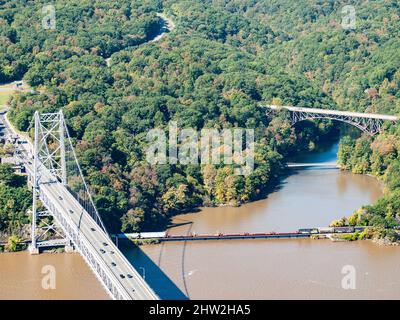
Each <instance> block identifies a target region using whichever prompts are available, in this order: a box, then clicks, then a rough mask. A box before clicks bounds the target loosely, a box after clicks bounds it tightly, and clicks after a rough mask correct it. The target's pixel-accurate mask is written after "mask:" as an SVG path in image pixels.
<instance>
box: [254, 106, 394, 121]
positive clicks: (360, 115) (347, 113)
mask: <svg viewBox="0 0 400 320" xmlns="http://www.w3.org/2000/svg"><path fill="white" fill-rule="evenodd" d="M262 107H265V108H268V109H271V110H281V109H286V110H289V111H292V112H307V113H315V114H325V115H336V116H348V117H357V118H367V119H379V120H388V121H398V120H399V117H396V116H391V115H384V114H375V113H361V112H351V111H339V110H327V109H317V108H300V107H292V106H276V105H263V106H262Z"/></svg>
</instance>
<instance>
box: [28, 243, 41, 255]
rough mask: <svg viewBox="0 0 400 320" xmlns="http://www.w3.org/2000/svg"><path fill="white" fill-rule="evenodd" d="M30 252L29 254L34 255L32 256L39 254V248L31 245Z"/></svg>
mask: <svg viewBox="0 0 400 320" xmlns="http://www.w3.org/2000/svg"><path fill="white" fill-rule="evenodd" d="M28 251H29V253H30V254H32V255H36V254H39V248H38V247H34V246H32V245H31V244H30V245H29V247H28Z"/></svg>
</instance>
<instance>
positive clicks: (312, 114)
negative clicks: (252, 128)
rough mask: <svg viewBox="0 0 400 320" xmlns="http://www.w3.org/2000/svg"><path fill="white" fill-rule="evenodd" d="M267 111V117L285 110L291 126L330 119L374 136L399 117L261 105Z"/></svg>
mask: <svg viewBox="0 0 400 320" xmlns="http://www.w3.org/2000/svg"><path fill="white" fill-rule="evenodd" d="M261 107H264V108H266V109H267V115H271V114H272V113H275V112H278V111H281V110H287V111H289V113H290V121H291V124H292V125H294V124H296V123H297V122H300V121H304V120H314V119H330V120H336V121H341V122H345V123H348V124H350V125H353V126H355V127H357V128H358V129H360V130H361V131H363V132H365V133H367V134H369V135H370V136H374V135H375V134H377V133H379V132H380V131H381V130H382V125H383V123H384V122H385V121H390V122H397V121H399V117H396V116H391V115H383V114H374V113H360V112H349V111H337V110H327V109H316V108H300V107H292V106H276V105H263V106H261Z"/></svg>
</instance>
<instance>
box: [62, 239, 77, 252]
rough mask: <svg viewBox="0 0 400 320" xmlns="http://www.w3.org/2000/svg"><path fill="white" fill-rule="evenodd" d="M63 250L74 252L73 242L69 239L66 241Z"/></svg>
mask: <svg viewBox="0 0 400 320" xmlns="http://www.w3.org/2000/svg"><path fill="white" fill-rule="evenodd" d="M64 250H65V252H66V253H74V252H75V248H74V246H73V244H72V243H71V241H68V244H66V245H65V247H64Z"/></svg>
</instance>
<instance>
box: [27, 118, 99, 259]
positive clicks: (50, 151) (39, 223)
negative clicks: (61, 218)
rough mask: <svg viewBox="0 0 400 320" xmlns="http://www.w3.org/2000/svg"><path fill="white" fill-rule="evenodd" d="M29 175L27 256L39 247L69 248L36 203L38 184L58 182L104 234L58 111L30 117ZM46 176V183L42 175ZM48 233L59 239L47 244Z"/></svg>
mask: <svg viewBox="0 0 400 320" xmlns="http://www.w3.org/2000/svg"><path fill="white" fill-rule="evenodd" d="M32 154H33V175H32V176H31V177H30V181H31V184H32V187H33V188H32V189H33V190H32V191H33V192H32V221H31V244H30V246H29V250H30V252H31V253H38V252H39V248H40V247H45V246H49V245H50V246H51V245H54V244H56V245H60V244H61V245H62V244H65V245H68V246H69V245H70V244H71V239H65V236H64V233H63V232H62V231H61V229H59V228H58V227H57V224H56V223H54V220H53V218H52V216H53V215H52V213H51V212H49V210H48V209H46V208H45V207H44V206H42V205H41V202H40V192H41V188H40V187H41V185H42V184H43V183H51V181H49V180H48V177H49V174H48V173H50V176H51V179H52V180H53V182H58V183H62V184H63V185H64V186H65V187H66V188H67V189H68V190H69V191H70V192H71V194H73V195H74V197H75V198H76V200H78V201H79V203H80V204H81V205H82V207H83V208H84V209H85V210H86V211H88V213H89V214H90V215H91V216H92V218H94V219H95V221H96V222H97V223H98V224H99V226H100V227H101V228H102V229H103V230H104V231H106V229H105V227H104V224H103V222H102V220H101V218H100V216H99V214H98V212H97V210H96V207H95V205H94V203H93V200H92V197H91V195H90V192H89V188H88V186H87V185H86V182H85V180H84V177H83V174H82V171H81V168H80V166H79V163H78V161H77V158H76V154H75V151H74V148H73V145H72V143H71V139H70V137H69V133H68V129H67V126H66V124H65V120H64V115H63V113H62V111H59V112H55V113H41V114H40V113H39V112H38V111H36V112H35V114H34V143H33V150H32ZM45 173H47V178H46V181H44V179H43V176H44V174H45ZM49 233H55V234H57V235H58V237H60V238H61V239H56V240H54V239H53V240H52V241H48V240H47V237H48V235H49Z"/></svg>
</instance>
